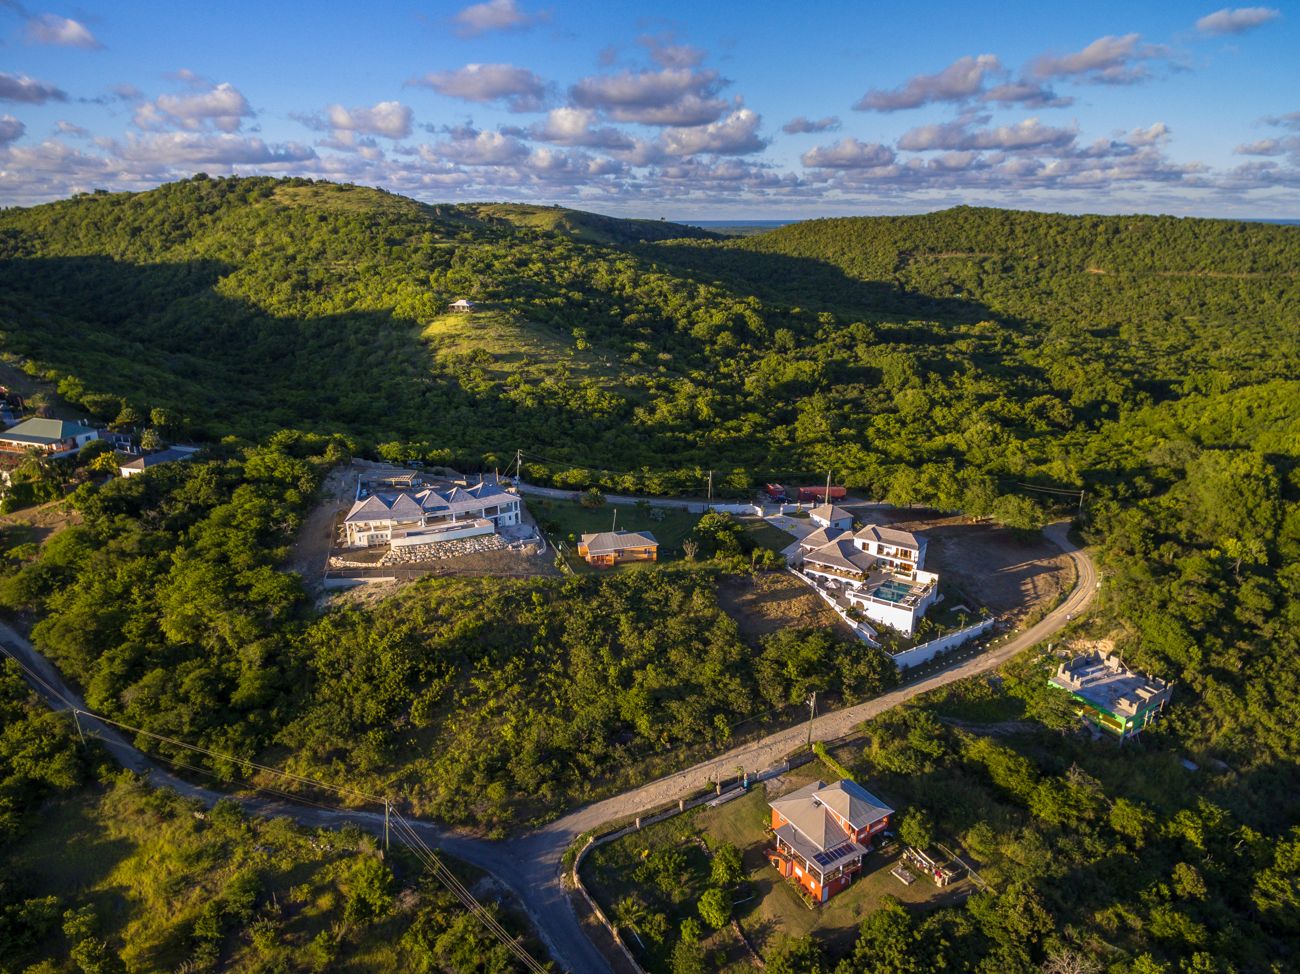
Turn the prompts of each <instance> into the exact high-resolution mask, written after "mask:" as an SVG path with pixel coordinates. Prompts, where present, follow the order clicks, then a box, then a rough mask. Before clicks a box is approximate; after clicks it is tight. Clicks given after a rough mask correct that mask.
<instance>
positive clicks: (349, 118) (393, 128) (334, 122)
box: [326, 101, 411, 139]
mask: <svg viewBox="0 0 1300 974" xmlns="http://www.w3.org/2000/svg"><path fill="white" fill-rule="evenodd" d="M326 114H327V117H328V121H329V127H330V128H332V129H334V130H335V131H337V132H359V133H362V134H364V135H382V136H385V137H387V138H390V139H404V138H406V137H407V136H408V135H410V134H411V109H410V108H408V107H407V106H405V105H403V104H402V103H401V102H396V101H381V102H380V103H379V104H377V105H375V106H374V107H373V108H344V107H343V106H342V105H331V106H330V107H329V109H328V110H327V113H326Z"/></svg>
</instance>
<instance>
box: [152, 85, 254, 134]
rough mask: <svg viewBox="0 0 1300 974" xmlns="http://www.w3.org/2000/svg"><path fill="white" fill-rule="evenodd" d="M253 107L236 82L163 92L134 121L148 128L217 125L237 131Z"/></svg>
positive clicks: (195, 128)
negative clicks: (178, 92)
mask: <svg viewBox="0 0 1300 974" xmlns="http://www.w3.org/2000/svg"><path fill="white" fill-rule="evenodd" d="M252 115H253V109H252V108H251V107H250V106H249V104H248V99H246V98H245V97H244V96H243V94H242V93H241V92H240V91H239V89H237V88H236V87H235V86H234V85H232V84H230V83H229V82H225V81H223V82H222V83H221V84H219V85H216V86H214V87H212V88H209V89H208V90H207V91H199V92H196V93H194V94H192V95H159V96H158V97H157V98H156V99H155V100H154V101H152V102H149V103H147V104H144V105H141V106H140V107H139V108H137V109H136V112H135V117H134V119H133V122H134V123H135V125H136V127H137V128H142V129H146V130H148V131H160V130H163V129H171V128H179V129H186V130H188V131H191V132H198V131H202V130H204V129H208V128H214V129H217V130H218V131H221V132H237V131H239V128H240V126H241V125H242V124H243V120H244V119H245V118H250V117H252Z"/></svg>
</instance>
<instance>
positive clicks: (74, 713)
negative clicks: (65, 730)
mask: <svg viewBox="0 0 1300 974" xmlns="http://www.w3.org/2000/svg"><path fill="white" fill-rule="evenodd" d="M80 713H81V711H79V710H77V709H76V708H73V711H72V722H73V723H74V724H76V725H77V736H78V737H79V738H81V746H82V747H85V746H86V735H85V734H83V733H81V717H80V716H79V714H80Z"/></svg>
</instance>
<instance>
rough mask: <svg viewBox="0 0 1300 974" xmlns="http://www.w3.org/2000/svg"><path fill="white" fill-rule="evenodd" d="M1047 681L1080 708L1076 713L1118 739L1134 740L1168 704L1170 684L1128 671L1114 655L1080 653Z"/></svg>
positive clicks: (1061, 666) (1171, 688) (1156, 678)
mask: <svg viewBox="0 0 1300 974" xmlns="http://www.w3.org/2000/svg"><path fill="white" fill-rule="evenodd" d="M1048 682H1049V683H1050V684H1051V685H1052V686H1054V687H1057V688H1058V689H1061V690H1064V691H1066V692H1067V693H1069V694H1070V695H1071V696H1072V697H1074V699H1075V700H1077V701H1078V702H1079V704H1080V705H1081V706H1080V708H1079V713H1080V714H1081V715H1082V716H1083V717H1086V718H1087V719H1088V720H1090V721H1092V722H1093V723H1094V724H1096V725H1097V726H1098V727H1100V728H1101V729H1102V730H1106V731H1110V732H1111V733H1112V734H1117V735H1119V737H1120V738H1121V739H1125V738H1129V737H1135V736H1137V735H1138V734H1139V733H1141V732H1142V729H1143V728H1145V727H1146V726H1147V725H1149V724H1151V723H1152V722H1153V721H1154V720H1155V719H1156V717H1157V716H1158V715H1159V714H1160V712H1161V711H1162V710H1164V709H1165V704H1166V703H1168V702H1169V696H1170V694H1171V693H1172V691H1173V684H1171V683H1169V682H1168V681H1166V680H1161V679H1159V678H1158V677H1153V676H1146V675H1145V674H1142V673H1138V672H1136V671H1135V670H1130V669H1129V668H1128V667H1127V666H1125V665H1124V663H1123V661H1121V660H1120V659H1119V658H1118V657H1116V656H1104V655H1102V654H1101V653H1098V652H1091V653H1083V654H1082V655H1079V656H1076V657H1074V659H1071V660H1069V661H1067V662H1065V663H1062V664H1061V665H1060V666H1059V667H1057V670H1056V673H1055V675H1053V676H1052V677H1050V678H1049V679H1048Z"/></svg>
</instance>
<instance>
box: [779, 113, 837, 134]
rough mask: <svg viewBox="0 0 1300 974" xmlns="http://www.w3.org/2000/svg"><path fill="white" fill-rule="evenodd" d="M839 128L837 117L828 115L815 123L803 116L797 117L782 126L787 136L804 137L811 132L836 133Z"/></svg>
mask: <svg viewBox="0 0 1300 974" xmlns="http://www.w3.org/2000/svg"><path fill="white" fill-rule="evenodd" d="M839 127H840V120H839V116H837V115H827V116H826V117H825V118H819V119H817V120H815V121H814V120H813V119H810V118H804V117H803V116H802V115H796V116H795V117H794V118H792V119H790V121H788V122H786V123H785V124H784V125H782V126H781V131H782V132H784V133H785V134H786V135H803V134H807V133H811V132H834V131H836V130H837V129H839Z"/></svg>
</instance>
